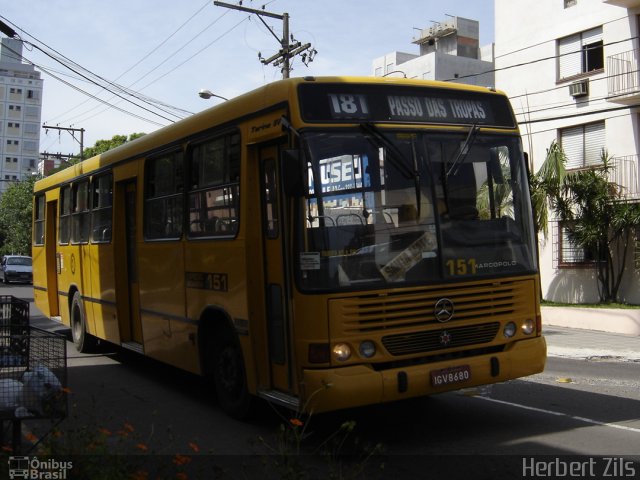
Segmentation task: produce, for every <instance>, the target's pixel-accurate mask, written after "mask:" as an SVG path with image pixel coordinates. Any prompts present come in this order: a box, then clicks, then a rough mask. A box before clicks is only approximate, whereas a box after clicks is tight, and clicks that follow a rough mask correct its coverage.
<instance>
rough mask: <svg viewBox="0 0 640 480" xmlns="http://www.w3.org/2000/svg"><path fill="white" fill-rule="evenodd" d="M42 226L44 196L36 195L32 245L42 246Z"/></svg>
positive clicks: (43, 219)
mask: <svg viewBox="0 0 640 480" xmlns="http://www.w3.org/2000/svg"><path fill="white" fill-rule="evenodd" d="M44 225H45V217H44V195H38V196H37V197H36V201H35V213H34V222H33V243H34V245H44ZM3 260H4V259H3Z"/></svg>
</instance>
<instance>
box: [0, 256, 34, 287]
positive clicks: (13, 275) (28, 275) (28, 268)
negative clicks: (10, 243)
mask: <svg viewBox="0 0 640 480" xmlns="http://www.w3.org/2000/svg"><path fill="white" fill-rule="evenodd" d="M0 271H1V272H2V281H3V282H4V283H9V282H24V283H33V267H32V261H31V257H27V256H25V255H5V256H4V257H2V263H1V267H0Z"/></svg>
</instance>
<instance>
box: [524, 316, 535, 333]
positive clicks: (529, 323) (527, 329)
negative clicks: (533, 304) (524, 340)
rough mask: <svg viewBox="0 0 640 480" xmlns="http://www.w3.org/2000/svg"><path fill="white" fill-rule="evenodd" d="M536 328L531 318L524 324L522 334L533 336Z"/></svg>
mask: <svg viewBox="0 0 640 480" xmlns="http://www.w3.org/2000/svg"><path fill="white" fill-rule="evenodd" d="M535 326H536V324H535V322H534V321H533V320H531V319H530V318H527V319H526V320H525V321H524V322H523V323H522V333H524V334H525V335H531V334H532V333H533V330H534V328H535Z"/></svg>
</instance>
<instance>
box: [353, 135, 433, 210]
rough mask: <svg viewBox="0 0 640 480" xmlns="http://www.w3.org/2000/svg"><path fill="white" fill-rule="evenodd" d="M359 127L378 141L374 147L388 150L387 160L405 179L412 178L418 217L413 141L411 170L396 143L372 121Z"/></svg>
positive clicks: (418, 186) (418, 192)
mask: <svg viewBox="0 0 640 480" xmlns="http://www.w3.org/2000/svg"><path fill="white" fill-rule="evenodd" d="M360 128H362V130H364V132H365V133H367V134H369V135H371V136H372V137H373V138H375V139H376V140H377V141H378V142H379V144H375V143H374V145H375V146H376V147H380V145H382V146H383V147H385V148H386V149H387V150H388V152H389V161H390V162H391V163H392V164H393V166H394V167H396V168H397V169H398V170H399V171H400V173H402V175H403V176H404V177H405V178H406V179H408V180H409V179H412V178H413V181H414V185H415V190H416V209H417V211H418V218H420V203H421V202H420V200H421V196H420V171H419V169H418V158H417V154H416V145H415V142H412V143H411V153H412V156H413V171H411V169H410V168H409V167H408V166H407V163H408V162H407V159H406V157H405V156H404V154H403V153H402V152H401V151H400V149H399V148H398V147H397V145H396V144H394V143H393V142H391V141H390V140H389V139H388V138H387V137H385V136H384V134H383V133H382V132H380V129H379V128H378V127H377V126H375V125H373V124H372V123H363V124H361V125H360Z"/></svg>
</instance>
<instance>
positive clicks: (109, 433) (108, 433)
mask: <svg viewBox="0 0 640 480" xmlns="http://www.w3.org/2000/svg"><path fill="white" fill-rule="evenodd" d="M98 431H99V432H100V433H101V434H103V435H105V436H107V437H108V436H109V435H111V430H108V429H106V428H104V427H103V428H99V429H98Z"/></svg>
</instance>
